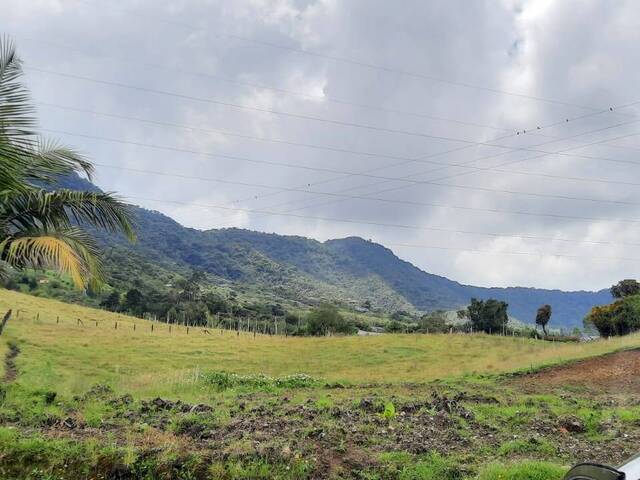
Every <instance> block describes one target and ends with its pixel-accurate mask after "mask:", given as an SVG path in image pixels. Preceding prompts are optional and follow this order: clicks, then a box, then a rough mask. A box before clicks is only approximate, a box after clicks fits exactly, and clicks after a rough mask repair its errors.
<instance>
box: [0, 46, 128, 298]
mask: <svg viewBox="0 0 640 480" xmlns="http://www.w3.org/2000/svg"><path fill="white" fill-rule="evenodd" d="M22 73H23V72H22V68H21V62H20V60H19V58H18V57H17V55H16V52H15V48H14V45H13V43H12V42H11V41H10V40H8V39H6V38H0V274H6V273H7V266H11V267H13V268H17V269H21V268H25V267H33V268H55V269H58V270H59V271H61V272H63V273H66V274H68V275H69V276H70V277H71V278H72V280H73V282H74V283H75V285H76V286H78V287H79V288H87V287H89V286H90V287H92V288H97V287H99V285H100V284H101V283H102V282H103V281H104V273H103V269H102V263H101V260H100V252H99V249H98V246H97V244H96V242H95V241H94V240H93V238H92V237H91V236H90V235H89V234H88V233H86V232H85V231H84V230H83V229H82V228H81V227H82V226H86V225H90V226H94V227H98V228H102V229H105V230H107V231H110V232H123V233H124V234H125V235H126V236H127V237H128V238H129V239H130V240H133V239H134V238H135V235H134V232H133V228H132V221H131V213H130V210H129V208H128V207H127V205H126V204H125V203H123V202H121V201H120V200H118V199H117V198H116V197H114V196H113V195H112V194H109V193H93V192H81V191H73V190H66V189H55V188H54V187H55V182H56V179H57V178H58V177H59V176H60V175H66V174H70V173H72V172H80V173H84V174H85V175H86V176H87V177H88V178H89V179H91V175H92V173H93V166H92V164H91V163H90V162H89V161H88V160H86V159H85V158H83V157H82V156H81V155H80V154H78V153H77V152H75V151H73V150H71V149H69V148H66V147H64V146H60V145H59V144H58V143H57V142H54V141H50V140H44V139H42V138H41V137H39V136H38V135H37V134H36V133H35V132H34V128H35V125H36V120H35V115H34V109H33V107H32V105H31V103H30V99H29V95H28V91H27V89H26V88H25V87H24V85H23V84H22V83H21V82H20V79H21V76H22Z"/></svg>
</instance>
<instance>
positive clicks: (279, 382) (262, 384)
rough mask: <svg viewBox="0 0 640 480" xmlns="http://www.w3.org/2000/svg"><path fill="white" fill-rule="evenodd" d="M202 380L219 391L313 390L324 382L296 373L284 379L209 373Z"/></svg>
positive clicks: (202, 376) (259, 375) (203, 375)
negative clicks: (235, 389) (251, 389)
mask: <svg viewBox="0 0 640 480" xmlns="http://www.w3.org/2000/svg"><path fill="white" fill-rule="evenodd" d="M201 378H202V380H203V381H204V382H205V383H206V384H208V385H211V386H214V387H216V388H218V389H219V390H227V389H230V388H235V387H250V388H311V387H317V386H319V385H321V384H322V382H321V381H320V380H318V379H316V378H314V377H311V376H310V375H306V374H304V373H296V374H293V375H287V376H284V377H269V376H267V375H262V374H258V375H239V374H237V373H229V372H207V373H203V374H202V375H201Z"/></svg>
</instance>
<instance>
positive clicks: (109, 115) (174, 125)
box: [37, 102, 617, 206]
mask: <svg viewBox="0 0 640 480" xmlns="http://www.w3.org/2000/svg"><path fill="white" fill-rule="evenodd" d="M37 104H38V105H43V106H46V107H53V108H59V109H62V110H67V111H74V112H79V113H87V114H92V115H98V116H104V117H107V118H116V119H120V120H129V121H137V122H141V123H148V124H151V125H157V126H166V127H171V128H180V129H187V130H192V131H202V132H207V133H219V134H222V135H229V136H235V137H240V138H248V139H251V140H257V141H265V142H275V143H283V144H286V145H294V146H300V147H308V148H315V149H321V150H328V151H334V152H338V153H349V154H354V155H363V156H371V157H380V158H392V159H399V160H402V162H400V163H396V164H393V165H391V166H388V165H385V166H382V167H378V168H375V169H373V170H369V172H371V171H377V170H383V169H387V168H391V167H392V166H400V165H405V164H407V163H413V162H420V161H423V162H424V161H426V160H427V159H428V158H429V157H432V156H440V155H441V153H440V152H439V153H436V154H433V155H430V156H427V157H425V158H424V159H420V158H408V157H400V156H395V155H387V154H379V153H374V152H363V151H356V150H350V149H343V148H335V147H328V146H324V145H315V144H306V143H300V142H290V141H286V140H281V139H273V138H265V137H255V136H251V135H244V134H238V133H235V132H227V131H223V130H218V129H204V128H200V127H193V126H190V125H183V124H179V123H174V122H164V121H158V120H151V119H146V118H140V117H131V116H127V115H119V114H113V113H107V112H98V111H94V110H88V109H82V108H76V107H71V106H66V105H59V104H52V103H48V102H37ZM588 115H589V116H590V115H591V114H588ZM578 118H583V117H578ZM567 121H568V119H567V120H565V121H564V122H563V123H566V122H567ZM557 123H558V122H556V123H555V124H557ZM555 124H552V125H555ZM616 126H617V125H616ZM539 128H549V127H548V126H543V127H539ZM510 136H514V135H513V134H512V135H506V136H503V137H498V139H500V138H506V137H510ZM496 140H497V139H494V140H491V141H496ZM562 140H565V139H562ZM611 141H613V140H611ZM548 143H553V142H548ZM463 148H467V147H463ZM454 151H455V150H454ZM485 158H486V157H485ZM475 160H476V159H474V161H475ZM427 163H436V164H439V165H444V166H445V167H449V166H465V165H466V163H463V164H451V163H444V162H427ZM340 178H343V177H342V176H341V177H338V178H332V179H330V180H325V181H322V182H317V183H314V184H313V185H314V186H315V185H317V184H326V183H330V182H331V181H333V180H336V179H340ZM382 183H386V182H382ZM431 184H435V183H431ZM307 186H311V184H308V185H307ZM284 191H286V189H281V190H280V191H279V192H280V193H282V192H284ZM277 193H278V192H274V193H272V194H267V195H266V196H270V195H273V194H277ZM502 193H505V191H502ZM263 196H264V195H261V198H262V197H263ZM541 196H542V195H541ZM252 198H253V197H250V198H248V200H250V199H252ZM244 200H245V199H240V200H235V201H232V202H231V204H234V203H238V202H240V201H244ZM278 206H280V205H278Z"/></svg>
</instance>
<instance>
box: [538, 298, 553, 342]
mask: <svg viewBox="0 0 640 480" xmlns="http://www.w3.org/2000/svg"><path fill="white" fill-rule="evenodd" d="M549 320H551V305H543V306H541V307H540V308H539V309H538V311H537V313H536V325H540V326H541V327H542V331H543V332H544V334H545V335H548V333H547V324H548V323H549Z"/></svg>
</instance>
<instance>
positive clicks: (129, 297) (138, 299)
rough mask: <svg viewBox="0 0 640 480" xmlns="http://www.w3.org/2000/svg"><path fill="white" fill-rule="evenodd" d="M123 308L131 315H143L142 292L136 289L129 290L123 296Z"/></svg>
mask: <svg viewBox="0 0 640 480" xmlns="http://www.w3.org/2000/svg"><path fill="white" fill-rule="evenodd" d="M123 307H124V309H125V310H126V311H128V312H130V313H131V314H133V315H142V314H143V313H144V297H143V295H142V292H141V291H140V290H138V289H137V288H132V289H130V290H129V291H128V292H127V293H126V295H125V296H124V304H123Z"/></svg>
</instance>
